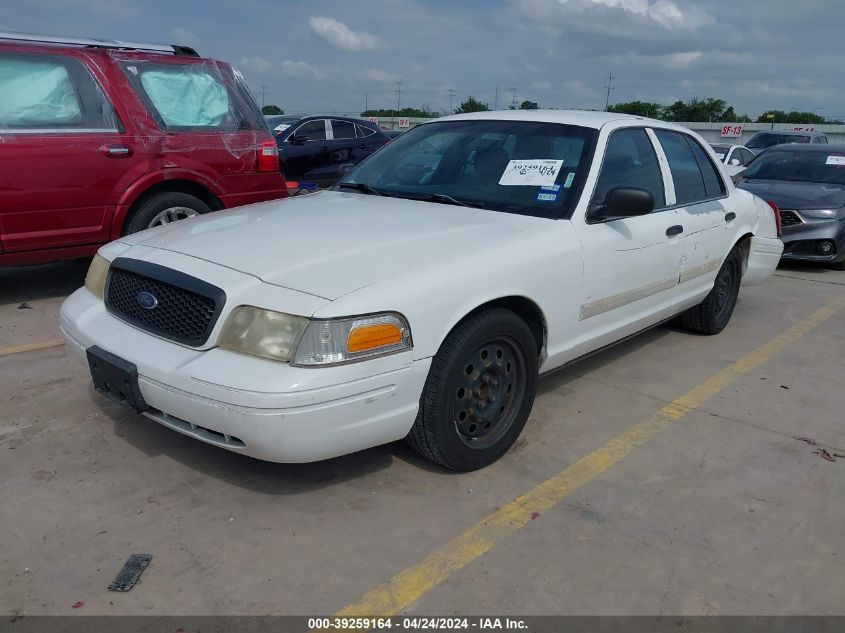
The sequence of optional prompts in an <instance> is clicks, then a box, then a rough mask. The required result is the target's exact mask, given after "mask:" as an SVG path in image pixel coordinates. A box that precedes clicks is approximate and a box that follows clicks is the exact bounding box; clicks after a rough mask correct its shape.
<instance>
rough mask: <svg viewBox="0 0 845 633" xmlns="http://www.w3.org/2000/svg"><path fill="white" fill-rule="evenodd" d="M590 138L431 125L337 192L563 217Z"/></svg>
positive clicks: (567, 130) (543, 129) (531, 129)
mask: <svg viewBox="0 0 845 633" xmlns="http://www.w3.org/2000/svg"><path fill="white" fill-rule="evenodd" d="M595 136H596V130H592V129H588V128H582V127H576V126H573V125H561V124H557V123H542V122H533V121H443V122H438V123H428V124H425V125H420V126H418V127H415V128H413V129H411V130H409V131H408V132H405V133H404V134H402V135H401V136H399V137H397V138H396V139H395V140H393V142H391V143H390V144H389V145H387V146H385V147H384V148H383V149H382V150H380V151H379V152H378V153H376V154H374V155H373V156H372V157H371V158H369V159H368V160H366V161H364V162H363V163H361V164H360V165H359V166H358V167H357V168H356V169H354V170H353V171H352V172H350V173H349V175H348V176H347V177H346V178H344V179H343V180H342V181H341V182H339V183H338V185H337V186H336V189H338V190H344V191H347V190H358V191H362V192H366V193H377V194H380V195H387V196H392V197H397V198H411V199H417V200H430V201H433V202H444V203H449V204H464V205H467V206H474V207H479V208H484V209H490V210H495V211H507V212H510V213H519V214H523V215H534V216H540V217H549V218H552V217H563V216H565V215H566V214H568V213H569V212H571V208H572V206H573V205H574V203H575V201H576V200H577V199H578V193H579V192H580V189H581V187H582V186H583V181H584V179H585V178H586V174H587V171H588V170H589V164H590V160H589V158H590V156H591V155H592V150H593V146H594V142H595Z"/></svg>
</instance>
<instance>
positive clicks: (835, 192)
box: [737, 180, 845, 209]
mask: <svg viewBox="0 0 845 633" xmlns="http://www.w3.org/2000/svg"><path fill="white" fill-rule="evenodd" d="M737 187H739V188H740V189H745V190H746V191H750V192H751V193H753V194H754V195H756V196H759V197H760V198H763V200H770V201H772V202H774V203H775V204H776V205H777V206H778V208H780V209H838V208H839V207H842V206H845V188H843V187H838V186H836V185H830V184H823V183H818V182H789V181H783V180H740V181H739V184H737Z"/></svg>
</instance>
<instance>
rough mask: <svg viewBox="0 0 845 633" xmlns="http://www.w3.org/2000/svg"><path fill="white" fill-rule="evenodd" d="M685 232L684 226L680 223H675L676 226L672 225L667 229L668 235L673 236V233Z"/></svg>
mask: <svg viewBox="0 0 845 633" xmlns="http://www.w3.org/2000/svg"><path fill="white" fill-rule="evenodd" d="M683 232H684V227H682V226H681V225H680V224H675V225H674V226H670V227H669V228H668V229H666V237H672V236H673V235H680V234H681V233H683Z"/></svg>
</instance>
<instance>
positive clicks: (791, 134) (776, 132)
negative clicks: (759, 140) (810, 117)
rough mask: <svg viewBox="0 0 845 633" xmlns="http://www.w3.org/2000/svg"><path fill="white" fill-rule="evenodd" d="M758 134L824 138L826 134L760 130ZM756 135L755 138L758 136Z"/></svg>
mask: <svg viewBox="0 0 845 633" xmlns="http://www.w3.org/2000/svg"><path fill="white" fill-rule="evenodd" d="M757 134H780V135H783V136H824V132H809V131H808V132H799V131H797V130H760V131H759V132H757ZM757 134H755V135H754V136H757Z"/></svg>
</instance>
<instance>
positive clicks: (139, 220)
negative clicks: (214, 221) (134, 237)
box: [123, 191, 211, 235]
mask: <svg viewBox="0 0 845 633" xmlns="http://www.w3.org/2000/svg"><path fill="white" fill-rule="evenodd" d="M210 211H211V208H210V207H209V206H208V205H207V204H206V203H205V202H203V201H202V200H200V199H199V198H197V197H195V196H192V195H190V194H188V193H182V192H180V191H166V192H162V193H157V194H155V195H153V196H150V197H149V198H148V199H147V200H144V201H143V202H142V203H141V204H140V205H139V206H138V208H137V209H135V210H134V211H133V212H132V214H131V215H130V216H129V219H128V221H127V222H126V224H125V226H124V231H123V233H124V235H128V234H129V233H137V232H138V231H143V230H144V229H149V228H152V227H154V226H161V225H163V224H170V223H171V222H176V221H177V220H184V219H185V218H193V217H196V216H198V215H200V214H202V213H208V212H210Z"/></svg>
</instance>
